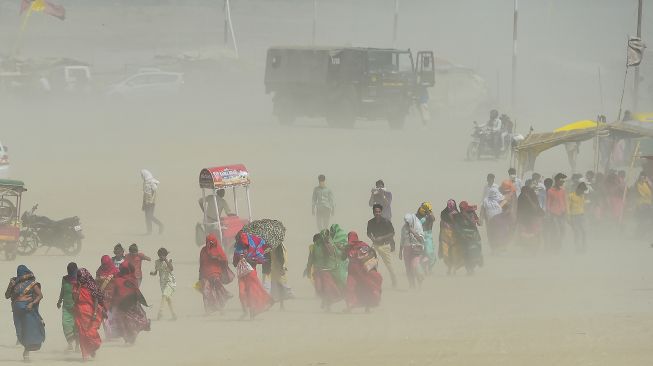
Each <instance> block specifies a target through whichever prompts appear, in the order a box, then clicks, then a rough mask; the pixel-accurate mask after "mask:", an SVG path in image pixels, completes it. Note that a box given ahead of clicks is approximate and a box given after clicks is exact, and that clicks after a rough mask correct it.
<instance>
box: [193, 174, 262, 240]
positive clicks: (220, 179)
mask: <svg viewBox="0 0 653 366" xmlns="http://www.w3.org/2000/svg"><path fill="white" fill-rule="evenodd" d="M199 185H200V188H201V189H202V198H201V200H200V207H201V208H202V212H203V216H204V217H203V220H202V224H203V225H202V231H203V233H202V236H205V235H206V234H208V233H211V232H213V233H215V234H216V235H217V236H218V238H219V239H220V243H221V244H222V246H223V247H224V248H225V249H231V248H233V245H234V242H235V237H236V234H237V233H238V232H239V231H240V230H241V229H242V228H243V226H244V225H245V224H247V223H249V222H251V221H252V205H251V201H250V194H249V185H250V178H249V172H248V171H247V168H246V167H245V165H243V164H234V165H226V166H219V167H213V168H205V169H202V171H201V172H200V176H199ZM207 190H208V192H207ZM229 190H230V191H231V193H232V195H233V208H234V211H233V213H231V214H228V215H226V216H222V215H220V213H221V211H222V208H223V207H220V204H219V202H220V201H222V200H225V198H224V197H225V196H224V194H225V193H226V191H229ZM243 190H244V191H245V198H246V200H247V216H246V218H243V217H241V216H240V214H241V213H240V210H239V207H238V192H239V191H243ZM223 192H224V193H223ZM207 193H208V194H207ZM224 202H226V201H224ZM210 212H212V213H213V214H214V216H215V217H210V215H209V213H210ZM221 216H222V217H221ZM197 236H198V238H197V240H198V242H199V241H200V240H199V239H200V237H199V235H197ZM201 242H202V243H203V240H202V241H201ZM198 245H199V244H198Z"/></svg>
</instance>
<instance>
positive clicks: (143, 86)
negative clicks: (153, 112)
mask: <svg viewBox="0 0 653 366" xmlns="http://www.w3.org/2000/svg"><path fill="white" fill-rule="evenodd" d="M183 85H184V75H183V74H181V73H177V72H162V71H146V72H140V73H138V74H135V75H132V76H130V77H128V78H127V79H125V80H123V81H121V82H119V83H117V84H114V85H112V86H111V87H109V90H108V91H107V97H109V98H110V99H116V100H130V99H149V98H160V97H170V96H176V95H179V94H180V93H181V89H182V86H183Z"/></svg>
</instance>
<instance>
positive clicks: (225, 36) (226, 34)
mask: <svg viewBox="0 0 653 366" xmlns="http://www.w3.org/2000/svg"><path fill="white" fill-rule="evenodd" d="M222 13H223V14H224V27H223V31H222V34H223V40H224V45H225V47H227V45H228V44H229V22H228V21H227V0H224V3H223V4H222Z"/></svg>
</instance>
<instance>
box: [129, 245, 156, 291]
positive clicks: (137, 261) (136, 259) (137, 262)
mask: <svg viewBox="0 0 653 366" xmlns="http://www.w3.org/2000/svg"><path fill="white" fill-rule="evenodd" d="M125 261H127V262H128V263H129V264H131V265H132V266H134V270H135V272H134V274H135V276H136V280H137V282H138V287H139V288H140V287H141V282H143V261H148V262H150V261H152V258H150V257H148V256H146V255H145V254H143V253H141V252H139V251H138V245H136V243H132V244H131V245H130V246H129V254H127V255H126V256H125Z"/></svg>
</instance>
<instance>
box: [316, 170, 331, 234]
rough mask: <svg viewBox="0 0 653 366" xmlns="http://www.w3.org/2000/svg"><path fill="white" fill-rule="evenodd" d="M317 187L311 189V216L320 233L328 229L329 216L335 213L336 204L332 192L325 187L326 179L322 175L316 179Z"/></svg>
mask: <svg viewBox="0 0 653 366" xmlns="http://www.w3.org/2000/svg"><path fill="white" fill-rule="evenodd" d="M317 181H318V186H317V187H315V188H314V189H313V206H312V211H313V216H315V217H316V220H317V229H318V230H320V231H322V230H324V229H327V228H329V222H330V221H331V216H333V215H334V213H335V208H336V204H335V201H334V198H333V192H331V189H329V187H327V186H326V177H325V176H324V175H323V174H320V176H318V177H317Z"/></svg>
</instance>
